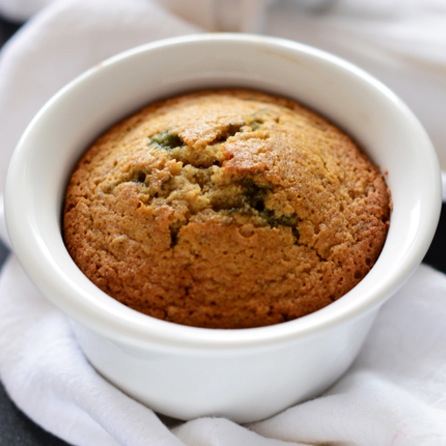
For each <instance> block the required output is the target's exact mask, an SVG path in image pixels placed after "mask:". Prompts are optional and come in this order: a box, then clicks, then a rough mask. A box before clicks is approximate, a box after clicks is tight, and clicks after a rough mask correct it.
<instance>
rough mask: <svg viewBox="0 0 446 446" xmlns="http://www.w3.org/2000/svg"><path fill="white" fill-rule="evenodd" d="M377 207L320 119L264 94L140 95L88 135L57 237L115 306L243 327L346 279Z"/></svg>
mask: <svg viewBox="0 0 446 446" xmlns="http://www.w3.org/2000/svg"><path fill="white" fill-rule="evenodd" d="M389 212H390V198H389V194H388V190H387V186H386V184H385V181H384V179H383V177H382V175H381V174H380V172H379V171H378V169H377V168H376V166H374V165H373V164H372V163H371V162H370V160H369V159H368V158H367V157H366V156H365V155H364V154H363V153H362V152H361V151H360V150H359V149H358V147H357V146H356V145H355V143H354V142H353V141H352V140H351V139H350V138H349V137H348V136H347V135H346V134H345V133H343V132H341V131H340V130H339V129H338V128H336V127H335V126H333V125H332V124H330V123H329V122H327V120H325V119H324V118H322V117H321V116H318V115H317V114H315V113H314V112H312V111H310V110H308V109H307V108H304V107H302V106H301V105H299V104H297V103H296V102H294V101H291V100H288V99H285V98H279V97H276V96H273V95H269V94H265V93H260V92H254V91H249V90H217V91H202V92H195V93H189V94H185V95H181V96H179V97H175V98H171V99H167V100H163V101H159V102H156V103H154V104H151V105H149V106H147V107H145V108H144V109H143V110H141V111H139V112H138V113H136V114H134V115H132V116H131V117H129V118H127V119H125V120H123V121H122V122H120V123H118V124H117V125H115V126H114V127H112V128H111V129H110V130H109V131H108V132H106V133H105V134H104V135H103V136H101V137H100V138H99V139H98V140H97V141H96V142H95V143H94V144H93V145H92V147H91V148H90V149H89V150H88V151H87V152H86V153H85V155H84V156H83V158H82V159H81V160H80V162H79V164H78V166H77V167H76V169H75V171H74V173H73V176H72V178H71V180H70V183H69V186H68V189H67V194H66V201H65V209H64V237H65V242H66V244H67V247H68V250H69V251H70V253H71V255H72V256H73V259H74V260H75V262H76V263H77V264H78V266H79V267H80V268H81V269H82V270H83V271H84V273H85V274H86V275H87V276H88V277H89V278H90V279H91V280H92V281H93V282H94V283H96V285H98V286H99V287H100V288H101V289H103V290H104V291H105V292H107V293H108V294H110V295H111V296H112V297H114V298H116V299H117V300H119V301H120V302H122V303H124V304H125V305H128V306H130V307H131V308H134V309H136V310H138V311H141V312H143V313H146V314H149V315H152V316H154V317H157V318H161V319H165V320H168V321H172V322H176V323H180V324H186V325H194V326H201V327H212V328H245V327H254V326H262V325H269V324H274V323H278V322H282V321H287V320H290V319H295V318H297V317H300V316H303V315H305V314H308V313H310V312H312V311H315V310H317V309H319V308H322V307H323V306H325V305H327V304H329V303H331V302H332V301H334V300H336V299H338V298H339V297H341V296H342V295H343V294H345V293H346V292H347V291H348V290H350V289H351V288H352V287H353V286H354V285H355V284H356V283H358V282H359V281H360V280H361V279H362V278H363V277H364V276H365V274H366V273H367V272H368V271H369V269H370V268H371V266H372V265H373V264H374V262H375V261H376V258H377V257H378V255H379V252H380V250H381V247H382V244H383V241H384V239H385V236H386V233H387V228H388V222H389Z"/></svg>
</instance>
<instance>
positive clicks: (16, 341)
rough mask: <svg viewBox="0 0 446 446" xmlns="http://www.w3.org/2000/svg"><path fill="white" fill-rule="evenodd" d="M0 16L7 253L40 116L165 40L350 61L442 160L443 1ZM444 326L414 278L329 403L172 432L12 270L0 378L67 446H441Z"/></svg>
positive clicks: (88, 8)
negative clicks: (415, 121) (84, 79)
mask: <svg viewBox="0 0 446 446" xmlns="http://www.w3.org/2000/svg"><path fill="white" fill-rule="evenodd" d="M186 4H187V6H186ZM0 12H3V13H4V14H7V15H8V16H9V17H12V18H28V17H30V20H29V22H28V23H27V25H26V26H25V27H24V28H23V29H22V30H21V31H20V32H19V33H18V34H17V35H16V36H15V37H14V38H13V39H12V40H11V41H10V42H9V43H8V44H7V45H6V46H5V47H4V49H3V50H2V52H1V53H0V134H1V135H2V142H1V145H0V237H1V238H2V240H3V241H5V242H6V243H7V236H6V231H5V227H4V219H3V206H2V200H1V196H2V191H3V181H4V177H5V172H6V167H7V163H8V160H9V157H10V154H11V152H12V150H13V148H14V146H15V144H16V142H17V140H18V138H19V137H20V134H21V133H22V132H23V130H24V128H25V126H26V125H27V123H28V122H29V120H30V119H31V118H32V116H33V115H34V114H35V112H36V111H37V110H38V109H39V108H40V107H41V106H42V105H43V103H44V102H45V101H46V100H47V99H48V98H49V97H50V96H51V95H52V94H53V93H54V92H55V91H56V90H57V89H58V88H60V87H61V86H62V85H63V84H65V83H66V82H67V81H69V80H70V79H72V78H73V77H74V76H75V75H77V74H79V73H80V72H82V71H83V70H85V69H86V68H89V67H90V66H92V65H93V64H95V63H97V62H98V61H100V60H102V59H104V58H106V57H108V56H110V55H112V54H114V53H116V52H118V51H121V50H124V49H127V48H129V47H131V46H134V45H137V44H140V43H144V42H147V41H151V40H155V39H159V38H163V37H169V36H173V35H181V34H187V33H193V32H200V31H202V30H206V31H213V30H219V31H221V30H231V31H241V32H247V31H249V32H263V33H266V34H272V35H277V36H282V37H288V38H291V39H296V40H299V41H302V42H306V43H310V44H313V45H316V46H319V47H321V48H325V49H328V50H330V51H333V52H335V53H337V54H339V55H341V56H345V57H348V58H349V59H350V60H352V61H354V62H356V63H358V64H359V65H362V66H363V67H365V68H366V69H368V70H369V71H371V72H372V73H373V74H375V75H376V76H377V77H379V78H381V79H382V80H383V81H384V82H385V83H387V84H388V85H389V86H390V87H392V88H393V89H394V90H395V91H397V93H399V94H400V96H402V97H403V99H404V100H405V101H406V102H407V103H408V104H409V105H410V106H411V107H412V108H413V109H414V111H415V112H416V113H417V115H418V116H419V117H420V119H421V120H422V122H423V124H424V125H425V127H426V128H427V130H428V132H429V134H430V136H431V137H432V140H433V141H434V143H435V145H436V147H437V149H438V152H439V154H440V157H442V159H443V160H444V157H445V152H446V134H445V132H444V128H443V127H444V122H443V121H444V116H446V113H445V111H446V26H445V25H446V4H445V3H444V2H443V1H442V0H436V1H435V0H404V1H403V0H399V1H397V0H394V1H391V0H381V1H375V2H368V1H363V0H334V1H330V0H311V1H310V0H308V1H305V0H278V1H272V0H263V1H261V0H241V1H237V0H224V1H218V0H214V1H213V0H190V1H188V2H184V1H181V0H152V1H150V0H77V1H76V0H63V1H59V0H52V1H51V0H46V1H45V0H41V1H40V2H36V1H32V0H29V1H26V0H21V1H16V2H14V1H12V0H9V1H8V0H0ZM445 321H446V276H445V275H444V274H442V273H439V272H437V271H435V270H433V269H432V268H429V267H427V266H425V265H422V266H421V267H420V268H419V269H418V270H417V271H416V273H415V274H414V276H413V277H412V278H411V280H410V281H409V282H408V283H407V284H406V285H405V287H404V288H403V289H402V290H401V291H400V292H399V293H398V294H397V295H396V296H394V297H393V298H392V299H391V300H390V301H389V302H388V303H387V304H386V305H385V306H384V308H383V309H382V311H381V312H380V315H379V317H378V319H377V320H376V323H375V324H374V327H373V329H372V331H371V333H370V336H369V337H368V339H367V342H366V345H365V347H364V348H363V350H362V351H361V353H360V355H359V357H358V359H357V360H356V361H355V363H354V365H353V366H352V367H351V369H350V370H349V371H348V372H347V373H346V374H345V375H344V377H343V378H341V379H340V380H339V381H338V382H337V383H336V384H335V385H334V386H333V387H332V388H331V389H330V390H329V391H328V392H326V393H325V394H323V395H321V396H320V397H318V398H315V399H314V400H312V401H308V402H306V403H302V404H299V405H297V406H295V407H293V408H290V409H289V410H287V411H285V412H283V413H281V414H279V415H277V416H274V417H272V418H271V419H268V420H264V421H261V422H258V423H254V424H251V425H249V426H240V425H237V424H236V423H233V422H231V421H229V420H226V419H222V418H201V419H197V420H193V421H189V422H186V423H182V422H173V421H172V420H168V419H165V418H163V417H158V416H157V415H156V414H154V413H153V412H152V411H151V410H150V408H147V407H144V406H143V405H141V404H139V403H137V402H136V401H134V400H132V399H131V398H129V397H127V396H126V395H124V394H123V393H121V392H120V391H119V390H117V389H116V388H114V387H113V386H112V385H110V384H109V383H108V382H106V381H105V380H104V379H103V378H102V377H101V376H100V375H99V374H97V373H96V371H95V370H94V369H93V368H92V367H91V366H90V365H89V363H88V362H87V361H86V360H85V358H84V356H83V355H82V353H81V351H80V350H79V348H78V346H77V344H76V341H75V339H74V337H73V334H72V332H71V329H70V325H69V323H68V322H67V320H66V318H65V316H64V315H63V314H61V313H60V312H59V311H58V310H57V309H56V308H54V307H53V306H52V305H51V304H50V303H48V302H47V300H46V299H45V298H44V297H42V296H41V295H40V294H39V293H38V291H37V290H36V289H35V288H34V287H33V285H32V284H31V283H30V282H29V281H28V279H27V278H26V276H25V274H24V272H23V270H22V269H21V267H20V265H19V264H18V262H17V260H16V258H15V257H14V256H13V255H11V256H10V257H9V259H8V261H7V263H6V265H5V266H4V268H3V270H2V271H1V275H0V378H1V380H2V382H3V383H4V385H5V388H6V390H7V392H8V394H9V395H10V397H11V398H12V399H13V401H14V402H15V403H16V404H17V405H18V407H20V408H21V409H22V410H23V411H24V412H25V413H26V414H27V415H28V416H29V417H30V418H32V419H33V420H34V421H36V422H37V423H38V424H40V425H41V426H42V427H43V428H44V429H46V430H48V431H50V432H52V433H54V434H55V435H57V436H59V437H61V438H63V439H65V440H66V441H67V442H69V443H71V444H74V445H82V446H89V445H91V446H115V445H128V446H139V445H141V446H143V445H144V446H147V445H157V446H158V445H159V446H164V445H166V446H170V445H175V446H176V445H191V446H192V445H193V446H201V445H215V446H217V445H218V446H229V445H231V446H233V445H246V446H250V445H253V446H254V445H255V446H285V445H307V446H308V445H321V444H326V445H328V444H331V445H335V444H336V445H358V446H369V445H370V446H372V445H373V446H375V445H396V446H409V445H410V446H412V445H413V446H415V445H416V446H439V445H443V444H444V445H446V423H445V421H446V397H445V395H446V323H445ZM265 404H267V401H265Z"/></svg>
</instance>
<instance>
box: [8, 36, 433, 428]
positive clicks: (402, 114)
mask: <svg viewBox="0 0 446 446" xmlns="http://www.w3.org/2000/svg"><path fill="white" fill-rule="evenodd" d="M220 86H238V87H250V88H256V89H263V90H268V91H272V92H275V93H279V94H282V95H286V96H290V97H292V98H296V99H298V100H300V101H302V102H304V103H306V104H307V105H309V106H311V107H313V108H314V109H316V110H318V111H319V112H321V113H323V114H324V115H326V116H328V117H329V118H331V119H332V120H334V122H336V123H337V124H338V125H340V126H341V127H343V128H344V129H345V130H346V131H347V132H349V133H350V134H351V135H353V136H354V138H355V139H356V140H357V141H359V143H360V144H361V145H362V147H363V148H364V150H365V151H366V152H367V153H368V154H369V155H370V156H371V158H372V159H373V160H374V161H375V162H376V163H377V164H378V165H379V166H380V168H381V169H382V170H383V171H384V172H386V173H387V181H388V185H389V187H390V189H391V193H392V197H393V204H394V208H393V213H392V217H391V225H390V230H389V234H388V237H387V241H386V243H385V246H384V249H383V251H382V254H381V256H380V257H379V260H378V261H377V263H376V264H375V266H374V267H373V269H372V270H371V271H370V273H369V274H368V275H367V277H366V278H365V279H363V280H362V281H361V282H360V283H359V285H357V286H356V287H355V288H354V289H353V290H352V291H350V292H349V293H348V294H347V295H345V296H344V297H342V298H341V299H340V300H338V301H337V302H335V303H333V304H331V305H330V306H328V307H326V308H324V309H322V310H320V311H317V312H315V313H313V314H311V315H309V316H305V317H303V318H301V319H298V320H295V321H291V322H286V323H283V324H279V325H275V326H270V327H263V328H255V329H245V330H211V329H201V328H192V327H186V326H181V325H175V324H172V323H168V322H164V321H160V320H157V319H153V318H150V317H148V316H145V315H142V314H139V313H137V312H135V311H133V310H131V309H129V308H127V307H124V306H123V305H121V304H119V303H118V302H116V301H115V300H113V299H111V298H110V297H108V296H107V295H105V294H104V293H103V292H101V291H100V290H99V289H97V288H96V287H95V286H94V285H93V284H92V283H91V282H90V281H89V280H88V279H87V278H86V277H85V276H84V275H83V274H82V273H81V272H80V270H79V269H78V268H77V267H76V265H75V264H74V263H73V261H72V259H71V258H70V256H69V255H68V253H67V251H66V249H65V246H64V243H63V240H62V237H61V227H60V220H61V203H62V200H63V194H64V187H65V184H66V181H67V177H68V175H69V173H70V170H71V169H72V168H73V164H74V163H75V161H76V160H77V159H78V158H79V156H80V154H81V152H82V151H83V150H84V149H85V147H86V146H87V145H88V143H89V142H90V141H91V140H92V139H93V138H94V137H96V136H97V135H98V134H100V133H101V132H102V131H103V130H104V129H105V128H106V127H108V126H109V125H110V124H111V123H113V122H115V121H116V120H117V119H119V118H122V117H124V116H125V115H127V114H128V113H130V112H131V111H133V110H135V109H137V108H138V107H140V106H142V105H143V104H146V103H148V102H150V101H153V100H155V99H159V98H161V97H164V96H170V95H174V94H175V93H178V92H181V91H184V90H193V89H201V88H205V87H220ZM5 202H6V203H5V205H6V218H7V225H8V229H9V233H10V237H11V241H12V244H13V249H14V251H15V253H16V254H17V256H18V257H19V259H20V261H21V262H22V264H23V267H24V268H25V270H26V271H27V273H28V274H29V276H30V277H31V279H32V280H33V282H34V283H35V285H36V286H37V287H38V288H39V289H40V290H41V292H42V293H43V294H44V295H46V296H47V297H48V298H49V299H50V300H51V301H52V302H54V303H55V304H56V305H57V306H59V307H60V309H61V310H62V311H63V312H65V313H66V314H67V315H68V316H69V317H70V318H71V320H72V321H73V326H74V328H75V332H76V335H77V337H78V340H79V343H80V345H81V347H82V349H83V351H84V352H85V354H86V356H87V357H88V359H89V360H90V361H91V363H92V364H93V365H94V366H95V367H96V368H97V370H98V371H99V372H100V373H102V374H103V375H104V376H105V377H106V378H108V379H109V380H110V381H111V382H112V383H114V384H115V385H116V386H118V387H119V388H121V389H123V390H124V391H125V392H127V393H128V394H130V395H132V396H134V397H135V398H137V399H138V400H140V401H142V402H144V403H146V404H147V405H148V406H150V407H151V408H153V409H155V410H156V411H159V412H161V413H163V414H167V415H170V416H173V417H178V418H182V419H190V418H194V417H199V416H204V415H221V416H226V417H230V418H232V419H234V420H237V421H239V422H248V421H253V420H259V419H262V418H265V417H268V416H270V415H272V414H274V413H276V412H278V411H280V410H282V409H284V408H286V407H288V406H290V405H292V404H295V403H296V402H299V401H302V400H304V399H306V398H309V397H312V396H314V395H316V394H318V393H320V392H322V391H323V390H324V389H326V388H327V387H328V386H330V385H331V384H332V383H333V382H334V381H335V380H336V379H337V378H339V376H341V374H342V373H343V372H345V370H346V369H347V368H348V367H349V365H350V364H351V363H352V361H353V360H354V358H355V356H356V355H357V353H358V351H359V349H360V348H361V345H362V344H363V341H364V339H365V337H366V335H367V333H368V331H369V328H370V326H371V324H372V322H373V320H374V317H375V315H376V313H377V311H378V310H379V308H380V306H381V305H382V304H383V303H384V302H385V301H386V300H387V299H388V298H389V297H390V296H391V295H392V294H393V293H394V292H395V291H396V290H397V289H398V288H399V287H400V286H401V285H402V284H403V283H404V282H405V281H406V279H408V277H409V276H410V274H411V273H412V272H413V271H414V269H415V268H416V267H417V265H418V264H419V263H420V262H421V261H422V259H423V256H424V254H425V252H426V250H427V248H428V246H429V244H430V242H431V239H432V237H433V234H434V231H435V228H436V225H437V220H438V216H439V211H440V203H441V182H440V170H439V166H438V161H437V158H436V155H435V152H434V149H433V147H432V145H431V143H430V141H429V138H428V137H427V136H426V133H425V131H424V130H423V128H422V127H421V125H420V124H419V122H418V121H417V119H416V118H415V117H414V116H413V114H412V113H411V112H410V111H409V110H408V109H407V107H406V106H405V105H404V104H403V103H402V102H401V101H400V100H399V99H398V98H397V97H396V96H395V95H394V94H393V93H392V92H391V91H389V90H388V89H387V88H386V87H384V86H383V85H382V84H381V83H379V82H378V81H377V80H375V79H374V78H372V77H371V76H369V75H368V74H366V73H364V72H363V71H361V70H360V69H358V68H356V67H355V66H352V65H351V64H349V63H347V62H345V61H343V60H340V59H338V58H337V57H334V56H332V55H330V54H327V53H325V52H322V51H319V50H317V49H314V48H309V47H307V46H304V45H300V44H298V43H293V42H290V41H286V40H281V39H275V38H266V37H259V36H252V35H240V34H210V35H197V36H188V37H181V38H175V39H171V40H166V41H161V42H155V43H151V44H148V45H145V46H142V47H138V48H136V49H133V50H130V51H127V52H125V53H123V54H120V55H118V56H116V57H113V58H111V59H109V60H107V61H105V62H104V63H102V64H100V65H98V66H96V67H93V68H92V69H91V70H90V71H88V72H87V73H85V74H83V75H82V76H80V77H78V78H77V79H75V80H74V81H73V82H71V83H70V84H69V85H68V86H66V87H65V88H63V89H62V90H61V91H60V92H59V93H58V94H56V96H55V97H53V98H52V99H51V100H50V101H49V102H48V103H47V104H46V106H45V107H44V108H43V109H42V110H41V111H40V112H39V113H38V115H37V116H36V117H35V119H34V120H33V121H32V123H31V124H30V125H29V127H28V129H27V130H26V132H25V134H24V135H23V138H22V139H21V141H20V143H19V145H18V147H17V149H16V151H15V153H14V155H13V159H12V161H11V165H10V169H9V173H8V177H7V185H6V197H5Z"/></svg>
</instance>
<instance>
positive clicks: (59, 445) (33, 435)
mask: <svg viewBox="0 0 446 446" xmlns="http://www.w3.org/2000/svg"><path fill="white" fill-rule="evenodd" d="M19 27H20V25H19V24H17V23H11V22H9V21H6V20H4V19H2V18H1V17H0V46H1V45H3V43H4V42H6V41H7V40H8V39H9V38H10V37H11V36H12V35H13V34H14V33H15V32H16V31H17V30H18V29H19ZM8 254H9V253H8V250H7V249H6V247H5V246H4V245H3V244H2V243H1V242H0V268H1V266H2V265H3V263H4V261H5V259H6V258H7V256H8ZM425 263H428V264H430V265H432V266H433V267H435V268H437V269H439V270H441V271H443V272H446V206H445V205H444V204H443V207H442V214H441V218H440V223H439V226H438V230H437V233H436V235H435V238H434V241H433V243H432V246H431V248H430V250H429V252H428V253H427V255H426V258H425ZM0 311H1V309H0ZM0 378H1V377H0ZM66 444H67V443H65V442H63V441H61V440H59V439H58V438H55V437H54V436H52V435H50V434H48V433H47V432H45V431H44V430H43V429H41V428H40V427H39V426H37V425H36V424H34V423H33V422H32V421H31V420H30V419H29V418H27V416H26V415H24V414H23V413H22V412H21V411H20V410H19V409H17V408H16V406H15V405H14V403H13V402H12V401H11V400H10V399H9V397H8V395H7V393H6V391H5V389H4V387H3V385H2V384H1V381H0V446H39V445H42V446H63V445H66Z"/></svg>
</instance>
